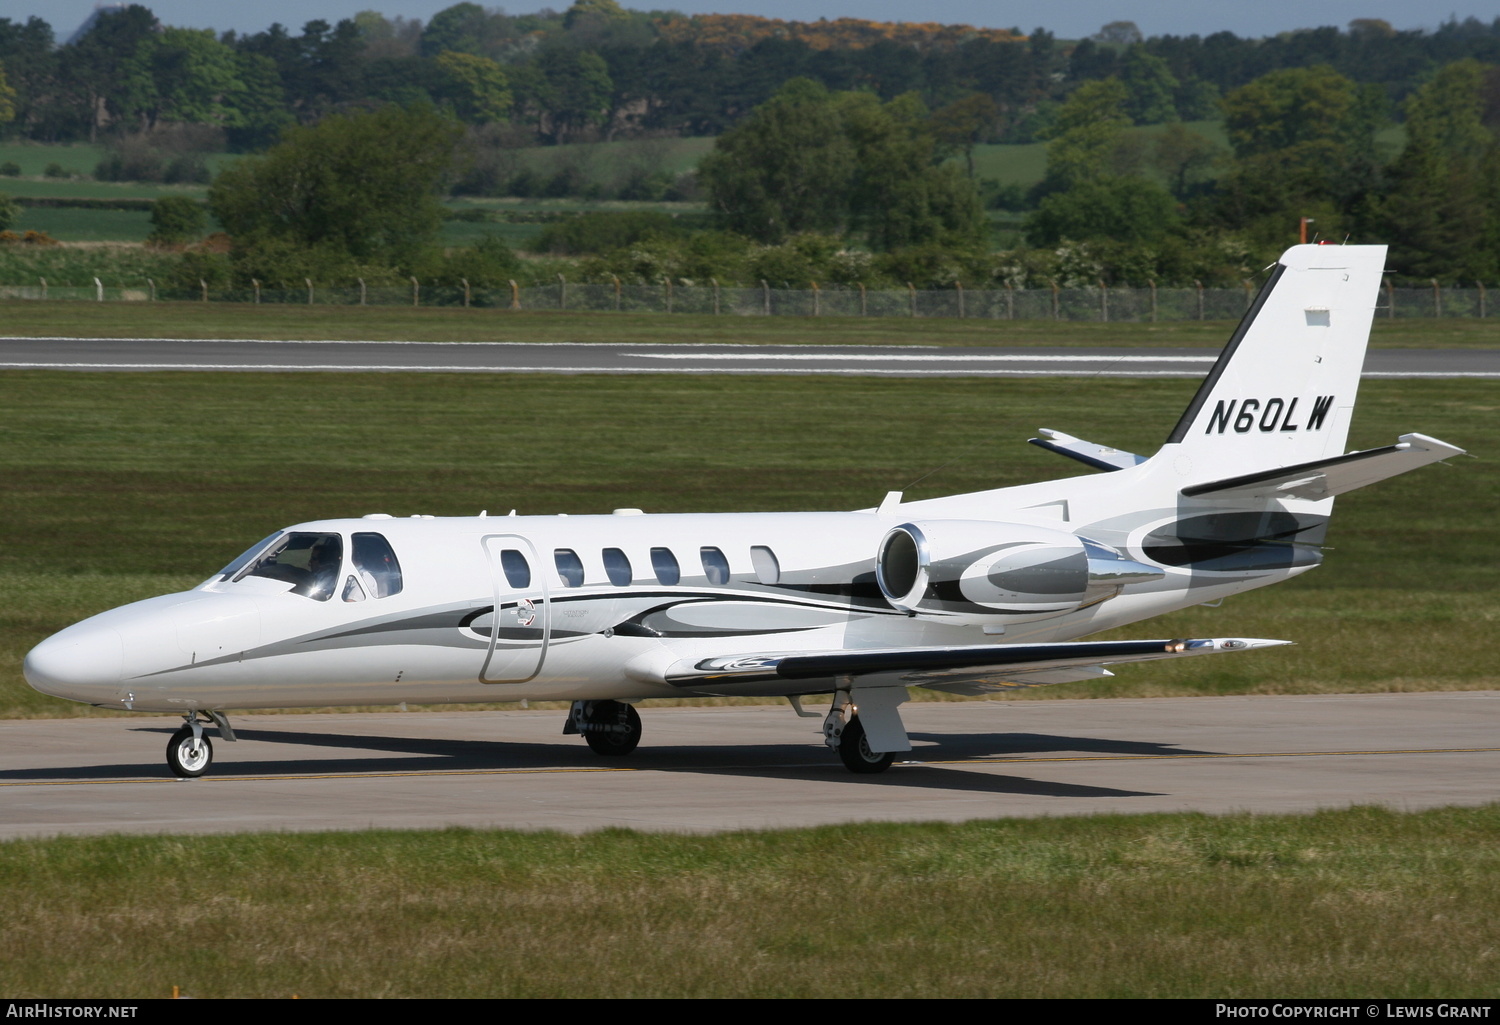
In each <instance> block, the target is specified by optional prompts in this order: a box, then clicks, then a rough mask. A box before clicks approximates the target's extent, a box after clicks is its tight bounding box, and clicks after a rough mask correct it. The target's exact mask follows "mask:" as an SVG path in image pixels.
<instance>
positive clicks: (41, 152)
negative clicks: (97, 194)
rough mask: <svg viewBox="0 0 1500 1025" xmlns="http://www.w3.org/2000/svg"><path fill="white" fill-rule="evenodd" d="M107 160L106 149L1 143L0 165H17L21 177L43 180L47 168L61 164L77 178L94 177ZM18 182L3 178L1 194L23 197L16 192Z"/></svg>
mask: <svg viewBox="0 0 1500 1025" xmlns="http://www.w3.org/2000/svg"><path fill="white" fill-rule="evenodd" d="M104 156H105V149H104V147H103V146H93V145H90V144H89V143H86V142H75V143H37V142H0V164H5V163H14V164H17V165H19V166H20V168H21V174H22V175H25V176H29V177H36V178H40V177H41V176H42V172H43V171H45V170H46V169H47V165H48V164H61V165H62V166H63V168H64V169H66V170H69V171H72V172H74V173H75V174H90V175H91V174H93V173H94V168H95V167H97V166H98V165H99V161H101V160H103V159H104ZM49 180H50V179H49ZM15 182H16V179H14V178H0V192H10V193H12V194H16V195H21V194H23V193H20V192H17V190H16V189H15V188H13V186H14V184H15ZM32 194H33V195H36V193H32Z"/></svg>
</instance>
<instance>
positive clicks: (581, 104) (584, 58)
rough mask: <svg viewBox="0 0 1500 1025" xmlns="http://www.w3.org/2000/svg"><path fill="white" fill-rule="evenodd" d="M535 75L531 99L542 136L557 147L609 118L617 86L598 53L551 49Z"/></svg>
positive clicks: (536, 66) (545, 53)
mask: <svg viewBox="0 0 1500 1025" xmlns="http://www.w3.org/2000/svg"><path fill="white" fill-rule="evenodd" d="M535 71H536V75H535V77H534V78H533V80H532V97H531V98H532V100H533V102H534V103H535V104H536V106H537V108H538V110H539V113H540V115H541V120H542V126H543V134H545V135H546V136H548V137H549V138H550V139H551V140H552V141H553V142H554V143H561V142H564V141H566V140H567V139H568V137H570V136H572V135H574V134H575V133H577V132H580V131H582V130H584V129H587V128H592V127H595V126H598V125H601V124H603V123H604V122H605V121H606V120H607V119H608V118H609V112H610V101H611V99H612V98H613V96H614V90H615V85H614V82H613V81H612V80H611V79H610V77H609V65H607V64H605V63H604V58H603V57H600V56H599V55H598V54H597V53H593V52H591V51H589V50H578V49H574V48H572V47H562V46H554V47H549V48H548V49H546V50H543V51H542V54H541V56H540V57H538V58H537V61H536V65H535Z"/></svg>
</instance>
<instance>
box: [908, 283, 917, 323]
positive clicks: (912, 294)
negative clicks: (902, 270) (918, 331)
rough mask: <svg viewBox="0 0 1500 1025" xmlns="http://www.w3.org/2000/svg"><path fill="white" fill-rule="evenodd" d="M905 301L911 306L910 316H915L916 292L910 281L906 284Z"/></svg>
mask: <svg viewBox="0 0 1500 1025" xmlns="http://www.w3.org/2000/svg"><path fill="white" fill-rule="evenodd" d="M906 299H907V303H908V304H909V305H910V306H911V315H912V316H913V317H915V316H916V315H917V290H916V289H915V288H913V287H912V285H911V282H910V281H908V282H907V283H906Z"/></svg>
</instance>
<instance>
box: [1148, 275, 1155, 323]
mask: <svg viewBox="0 0 1500 1025" xmlns="http://www.w3.org/2000/svg"><path fill="white" fill-rule="evenodd" d="M1146 284H1148V285H1150V286H1151V323H1153V324H1155V323H1156V281H1155V279H1153V278H1147V279H1146Z"/></svg>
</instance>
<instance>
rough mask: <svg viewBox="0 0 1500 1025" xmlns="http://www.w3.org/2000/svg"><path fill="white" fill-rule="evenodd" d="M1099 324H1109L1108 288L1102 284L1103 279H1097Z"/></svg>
mask: <svg viewBox="0 0 1500 1025" xmlns="http://www.w3.org/2000/svg"><path fill="white" fill-rule="evenodd" d="M1099 322H1100V323H1101V324H1108V323H1109V286H1108V285H1106V284H1105V283H1104V279H1103V278H1100V279H1099Z"/></svg>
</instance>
